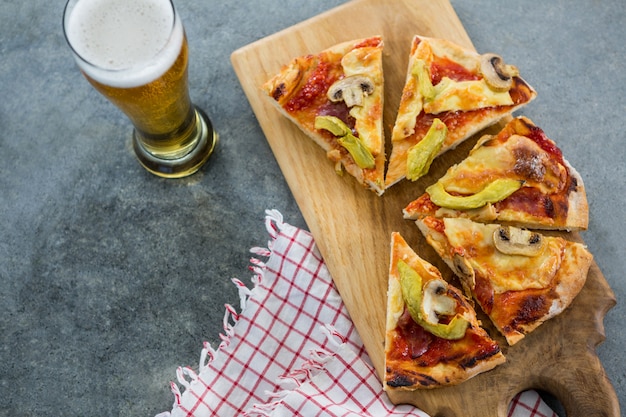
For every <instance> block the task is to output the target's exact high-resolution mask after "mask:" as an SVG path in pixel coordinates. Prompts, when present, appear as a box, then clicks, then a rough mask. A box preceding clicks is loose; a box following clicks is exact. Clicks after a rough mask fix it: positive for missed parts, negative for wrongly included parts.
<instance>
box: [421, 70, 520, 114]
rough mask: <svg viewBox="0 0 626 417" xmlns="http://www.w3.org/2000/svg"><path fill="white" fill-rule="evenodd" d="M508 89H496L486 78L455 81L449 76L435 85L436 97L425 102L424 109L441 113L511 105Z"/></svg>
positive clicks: (511, 100) (432, 112)
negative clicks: (502, 90)
mask: <svg viewBox="0 0 626 417" xmlns="http://www.w3.org/2000/svg"><path fill="white" fill-rule="evenodd" d="M511 105H513V99H511V95H510V94H509V92H508V91H504V92H501V91H494V90H492V89H491V88H489V86H488V85H487V83H486V82H485V80H484V79H480V80H471V81H454V80H452V79H450V78H448V77H443V79H442V80H441V81H440V82H439V83H438V84H437V85H435V97H434V98H433V99H432V100H431V101H427V102H426V103H424V111H425V112H426V113H430V114H439V113H442V112H444V111H469V110H477V109H482V108H485V107H496V106H511Z"/></svg>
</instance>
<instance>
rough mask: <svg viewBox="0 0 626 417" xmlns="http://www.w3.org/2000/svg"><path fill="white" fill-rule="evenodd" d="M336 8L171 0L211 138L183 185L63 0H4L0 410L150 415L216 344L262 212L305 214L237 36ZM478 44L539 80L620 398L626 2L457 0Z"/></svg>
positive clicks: (265, 0) (291, 218)
mask: <svg viewBox="0 0 626 417" xmlns="http://www.w3.org/2000/svg"><path fill="white" fill-rule="evenodd" d="M340 3H342V2H341V1H339V0H316V1H314V2H305V1H294V0H284V1H281V2H278V1H272V0H259V1H256V2H254V4H253V5H250V4H248V3H247V2H220V1H216V0H204V1H200V0H187V1H178V2H177V6H178V9H179V13H180V14H181V16H182V18H183V21H184V24H185V27H186V30H187V34H188V38H189V46H190V53H191V63H190V79H191V95H192V98H193V100H194V101H195V102H196V103H197V104H198V105H199V106H200V107H202V108H204V109H205V110H206V112H207V113H208V114H209V115H210V116H211V117H212V119H213V123H214V125H215V127H216V129H217V130H218V131H219V134H220V143H219V146H218V148H217V150H216V152H215V154H214V155H213V156H212V158H211V160H210V163H209V164H208V165H207V166H206V167H205V168H204V169H202V170H201V171H200V172H199V173H198V174H196V175H194V176H192V177H190V178H187V179H183V180H164V179H158V178H156V177H154V176H152V175H150V174H148V173H147V172H145V171H144V170H143V169H142V168H141V167H140V166H139V165H138V163H137V162H136V161H135V159H134V157H133V155H132V150H131V148H130V136H129V135H130V126H129V123H128V121H127V120H126V119H125V117H124V116H122V115H121V114H120V113H119V112H118V111H117V110H116V109H115V108H114V107H113V106H112V105H111V104H109V103H108V102H106V101H105V100H104V99H102V98H101V97H100V96H99V95H98V93H96V92H95V91H94V90H93V89H92V88H91V87H90V86H89V85H88V84H87V83H86V82H85V81H84V80H83V79H82V77H81V76H80V74H79V73H78V70H77V68H76V67H75V65H74V62H73V60H72V57H71V56H70V53H69V51H68V48H67V46H66V44H65V40H64V38H63V34H62V30H61V15H62V10H63V6H64V4H63V1H62V0H56V1H53V2H51V1H44V0H29V1H8V0H0V21H2V24H1V25H0V363H1V365H2V366H1V368H0V390H1V391H0V416H11V417H21V416H35V415H38V416H39V415H46V416H53V415H63V416H67V417H70V416H83V417H86V416H100V417H102V416H152V415H155V414H156V413H159V412H162V411H165V410H168V409H170V407H171V404H172V402H173V397H172V395H171V393H170V391H169V381H170V380H173V379H174V378H175V370H176V367H177V366H179V365H189V364H191V365H192V364H194V363H197V360H198V357H199V353H200V350H201V348H202V342H203V341H204V340H208V341H210V342H212V343H213V344H214V345H216V344H217V343H218V342H219V338H218V334H219V333H220V332H222V317H223V311H224V304H225V303H230V304H233V305H235V306H237V305H238V297H237V294H236V290H235V288H234V286H233V285H232V284H231V282H230V278H232V277H238V278H240V279H242V280H243V281H244V282H249V278H250V277H251V275H252V274H251V272H250V271H249V270H248V265H249V258H250V257H251V255H250V253H249V252H248V250H249V248H251V247H253V246H258V245H261V246H262V245H265V244H266V242H267V239H268V236H267V233H266V231H265V227H264V225H263V218H264V210H265V209H272V208H275V209H278V210H280V211H281V212H282V213H283V215H284V216H285V221H287V222H288V223H291V224H293V225H296V226H300V227H306V224H305V222H304V220H303V218H302V216H301V214H300V212H299V210H298V207H297V205H296V204H295V202H294V199H293V197H292V194H291V192H290V190H289V188H288V187H287V184H286V182H285V181H284V179H283V177H282V175H281V172H280V170H279V168H278V166H277V164H276V162H275V160H274V157H273V155H272V152H271V150H270V149H269V147H268V145H267V143H266V141H265V139H264V136H263V133H262V132H261V130H260V128H259V126H258V124H257V121H256V119H255V116H254V114H253V113H252V111H251V109H250V106H249V105H248V102H247V101H246V99H245V96H244V94H243V92H242V90H241V88H240V85H239V83H238V80H237V78H236V76H235V74H234V72H233V69H232V67H231V64H230V59H229V57H230V54H231V52H232V51H234V50H235V49H237V48H239V47H241V46H244V45H246V44H248V43H250V42H252V41H254V40H257V39H260V38H262V37H264V36H266V35H269V34H271V33H274V32H276V31H278V30H280V29H283V28H286V27H289V26H291V25H292V24H295V23H297V22H299V21H301V20H304V19H306V18H308V17H311V16H314V15H316V14H318V13H320V12H323V11H326V10H328V9H330V8H332V7H334V6H336V5H339V4H340ZM452 4H453V6H454V7H455V10H456V11H457V13H458V15H459V17H460V19H461V21H462V22H463V24H464V25H465V27H466V30H467V31H468V33H469V35H470V37H471V38H472V40H473V42H474V44H475V46H476V48H477V49H478V50H479V51H481V52H487V51H497V52H500V53H501V54H502V55H503V56H504V57H505V58H506V59H507V60H508V61H510V62H515V63H517V64H518V66H519V67H520V68H521V70H522V71H523V73H524V74H525V77H526V79H527V80H529V82H530V83H531V84H532V85H533V86H534V87H535V88H536V89H537V90H538V91H539V97H538V98H537V99H536V100H535V101H534V102H533V103H532V105H530V106H529V107H527V108H526V109H525V110H523V112H521V113H522V114H524V115H527V116H529V117H530V118H531V119H533V120H535V121H536V122H537V123H538V124H540V125H541V126H542V127H543V128H544V130H546V132H548V133H549V135H551V136H552V137H553V138H554V139H556V140H557V142H558V144H559V146H560V147H561V148H562V150H563V152H564V154H565V156H566V158H567V159H568V160H569V161H570V162H571V163H572V165H573V166H575V167H576V168H577V169H578V171H579V172H581V173H582V175H583V177H584V180H585V183H586V186H587V189H588V197H589V201H590V228H589V230H588V231H586V232H584V234H583V237H584V239H585V241H586V243H587V244H588V246H589V248H590V250H591V251H592V252H593V253H594V255H595V258H596V261H597V263H598V265H599V266H600V268H601V270H602V271H603V273H604V275H605V276H606V279H607V280H608V282H609V284H610V285H611V286H612V288H613V289H614V291H615V294H616V296H617V299H618V304H617V306H616V307H615V308H613V309H612V310H611V311H610V312H609V313H608V315H607V316H606V319H605V322H604V323H605V331H606V336H607V339H606V341H605V342H604V343H603V344H601V345H600V346H599V348H598V350H597V351H598V355H599V357H600V359H601V361H602V363H603V364H604V367H605V368H606V371H607V374H608V376H609V378H610V379H611V381H612V383H613V385H614V386H615V390H616V392H617V393H618V396H619V400H620V403H621V406H622V408H624V406H625V405H626V365H625V362H626V354H625V353H624V346H626V331H625V329H624V327H623V322H624V319H625V318H626V308H625V307H624V303H623V302H622V300H623V298H624V296H625V295H626V280H625V279H624V271H626V262H625V259H626V251H625V249H624V240H623V239H622V237H623V236H624V234H625V233H626V229H625V227H624V220H625V217H626V215H625V211H624V206H625V205H626V198H625V197H624V196H625V195H626V187H625V181H624V178H625V176H626V172H625V166H626V164H625V161H624V159H625V158H624V157H625V152H624V143H625V140H626V137H625V133H624V132H626V104H625V103H626V101H625V100H624V97H626V87H625V85H626V75H625V73H626V58H625V56H626V46H625V44H626V36H625V35H626V29H625V24H626V3H624V2H623V0H606V1H592V0H589V1H586V0H555V1H544V0H532V1H519V2H501V1H496V0H473V1H469V0H452Z"/></svg>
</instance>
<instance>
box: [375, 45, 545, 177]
mask: <svg viewBox="0 0 626 417" xmlns="http://www.w3.org/2000/svg"><path fill="white" fill-rule="evenodd" d="M536 95H537V94H536V92H535V90H533V88H532V87H531V86H529V85H528V84H527V83H526V82H525V81H524V80H523V79H522V78H521V77H520V76H519V71H518V69H517V68H516V67H515V66H512V65H507V64H505V63H504V61H503V60H502V58H501V57H500V56H498V55H496V54H492V53H487V54H482V55H480V54H478V53H476V52H475V51H473V50H469V49H465V48H462V47H460V46H458V45H456V44H454V43H452V42H450V41H447V40H444V39H435V38H428V37H421V36H415V37H414V39H413V42H412V45H411V51H410V54H409V62H408V69H407V72H406V80H405V85H404V89H403V92H402V97H401V100H400V105H399V108H398V114H397V117H396V121H395V125H394V127H393V131H392V137H391V141H392V151H391V156H390V158H389V167H388V168H387V173H386V177H385V187H386V188H389V187H390V186H392V185H393V184H395V183H397V182H398V181H400V180H402V179H403V178H407V179H409V180H412V181H415V180H417V179H418V178H420V177H421V176H423V175H425V174H426V173H427V172H428V169H429V168H430V164H431V162H432V161H433V159H434V158H435V157H437V156H438V155H441V154H442V153H444V152H446V151H447V150H449V149H453V148H455V147H456V146H457V145H459V144H460V143H461V142H463V141H464V140H466V139H468V138H469V137H471V136H472V135H474V134H476V133H478V132H479V131H481V130H483V129H484V128H486V127H488V126H490V125H492V124H494V123H496V122H497V121H499V120H500V119H502V118H503V117H505V116H509V115H511V114H512V113H513V112H514V111H515V110H517V109H519V108H520V107H522V106H524V105H526V104H527V103H529V102H530V101H531V100H533V99H534V98H535V96H536Z"/></svg>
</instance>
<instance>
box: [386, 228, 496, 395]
mask: <svg viewBox="0 0 626 417" xmlns="http://www.w3.org/2000/svg"><path fill="white" fill-rule="evenodd" d="M504 362H505V357H504V355H503V354H502V352H501V350H500V347H499V346H498V344H497V343H496V342H495V341H494V340H492V339H491V338H490V337H489V335H488V334H487V332H486V331H485V330H484V329H483V328H481V326H480V322H479V321H478V319H477V318H476V312H475V311H474V309H473V308H472V306H471V304H470V303H469V301H468V300H467V299H466V298H465V296H464V295H463V294H462V293H461V291H460V290H458V289H457V288H455V287H454V286H452V285H450V284H448V283H447V282H446V281H445V280H444V279H443V278H442V276H441V274H440V272H439V271H438V270H437V268H435V267H434V266H433V265H431V264H429V263H428V262H426V261H425V260H423V259H422V258H420V257H419V256H418V255H417V254H416V253H415V252H414V251H413V250H412V249H411V248H410V247H409V245H408V244H407V243H406V241H405V240H404V239H403V238H402V236H400V234H398V233H393V234H392V237H391V261H390V267H389V289H388V293H387V320H386V330H385V376H384V381H383V383H384V388H385V390H386V391H388V392H389V391H394V390H416V389H429V388H437V387H443V386H449V385H456V384H459V383H461V382H463V381H466V380H468V379H469V378H472V377H474V376H476V375H478V374H480V373H482V372H486V371H489V370H491V369H493V368H495V367H496V366H498V365H500V364H502V363H504Z"/></svg>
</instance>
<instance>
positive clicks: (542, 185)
mask: <svg viewBox="0 0 626 417" xmlns="http://www.w3.org/2000/svg"><path fill="white" fill-rule="evenodd" d="M566 177H567V168H566V167H564V166H562V165H560V164H558V163H555V162H554V160H553V159H551V158H550V155H548V154H547V153H546V152H545V151H544V150H543V149H541V148H540V147H539V145H537V144H536V143H535V142H534V141H532V140H531V139H529V138H527V137H525V136H519V135H513V136H511V137H509V138H508V140H507V141H506V142H504V143H503V144H502V145H501V146H489V143H488V141H486V142H484V141H480V142H478V143H477V144H476V146H475V147H474V149H472V151H471V152H470V154H469V155H468V157H467V158H466V159H465V160H463V161H462V162H460V163H459V164H457V165H455V166H453V167H451V168H450V169H449V170H448V171H447V172H446V174H445V175H444V176H443V177H442V178H441V179H440V180H439V181H440V182H441V183H442V184H443V186H444V188H445V189H446V191H448V192H457V193H461V194H466V195H469V194H475V193H477V192H478V191H480V190H482V189H483V188H484V187H485V185H486V184H488V183H490V182H492V181H493V180H494V179H495V178H515V179H520V180H524V181H525V184H524V185H525V186H527V187H528V186H532V187H536V188H538V189H540V190H541V191H542V192H544V193H546V194H549V193H553V192H557V191H559V189H560V188H561V187H562V186H563V185H564V184H565V180H566Z"/></svg>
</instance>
